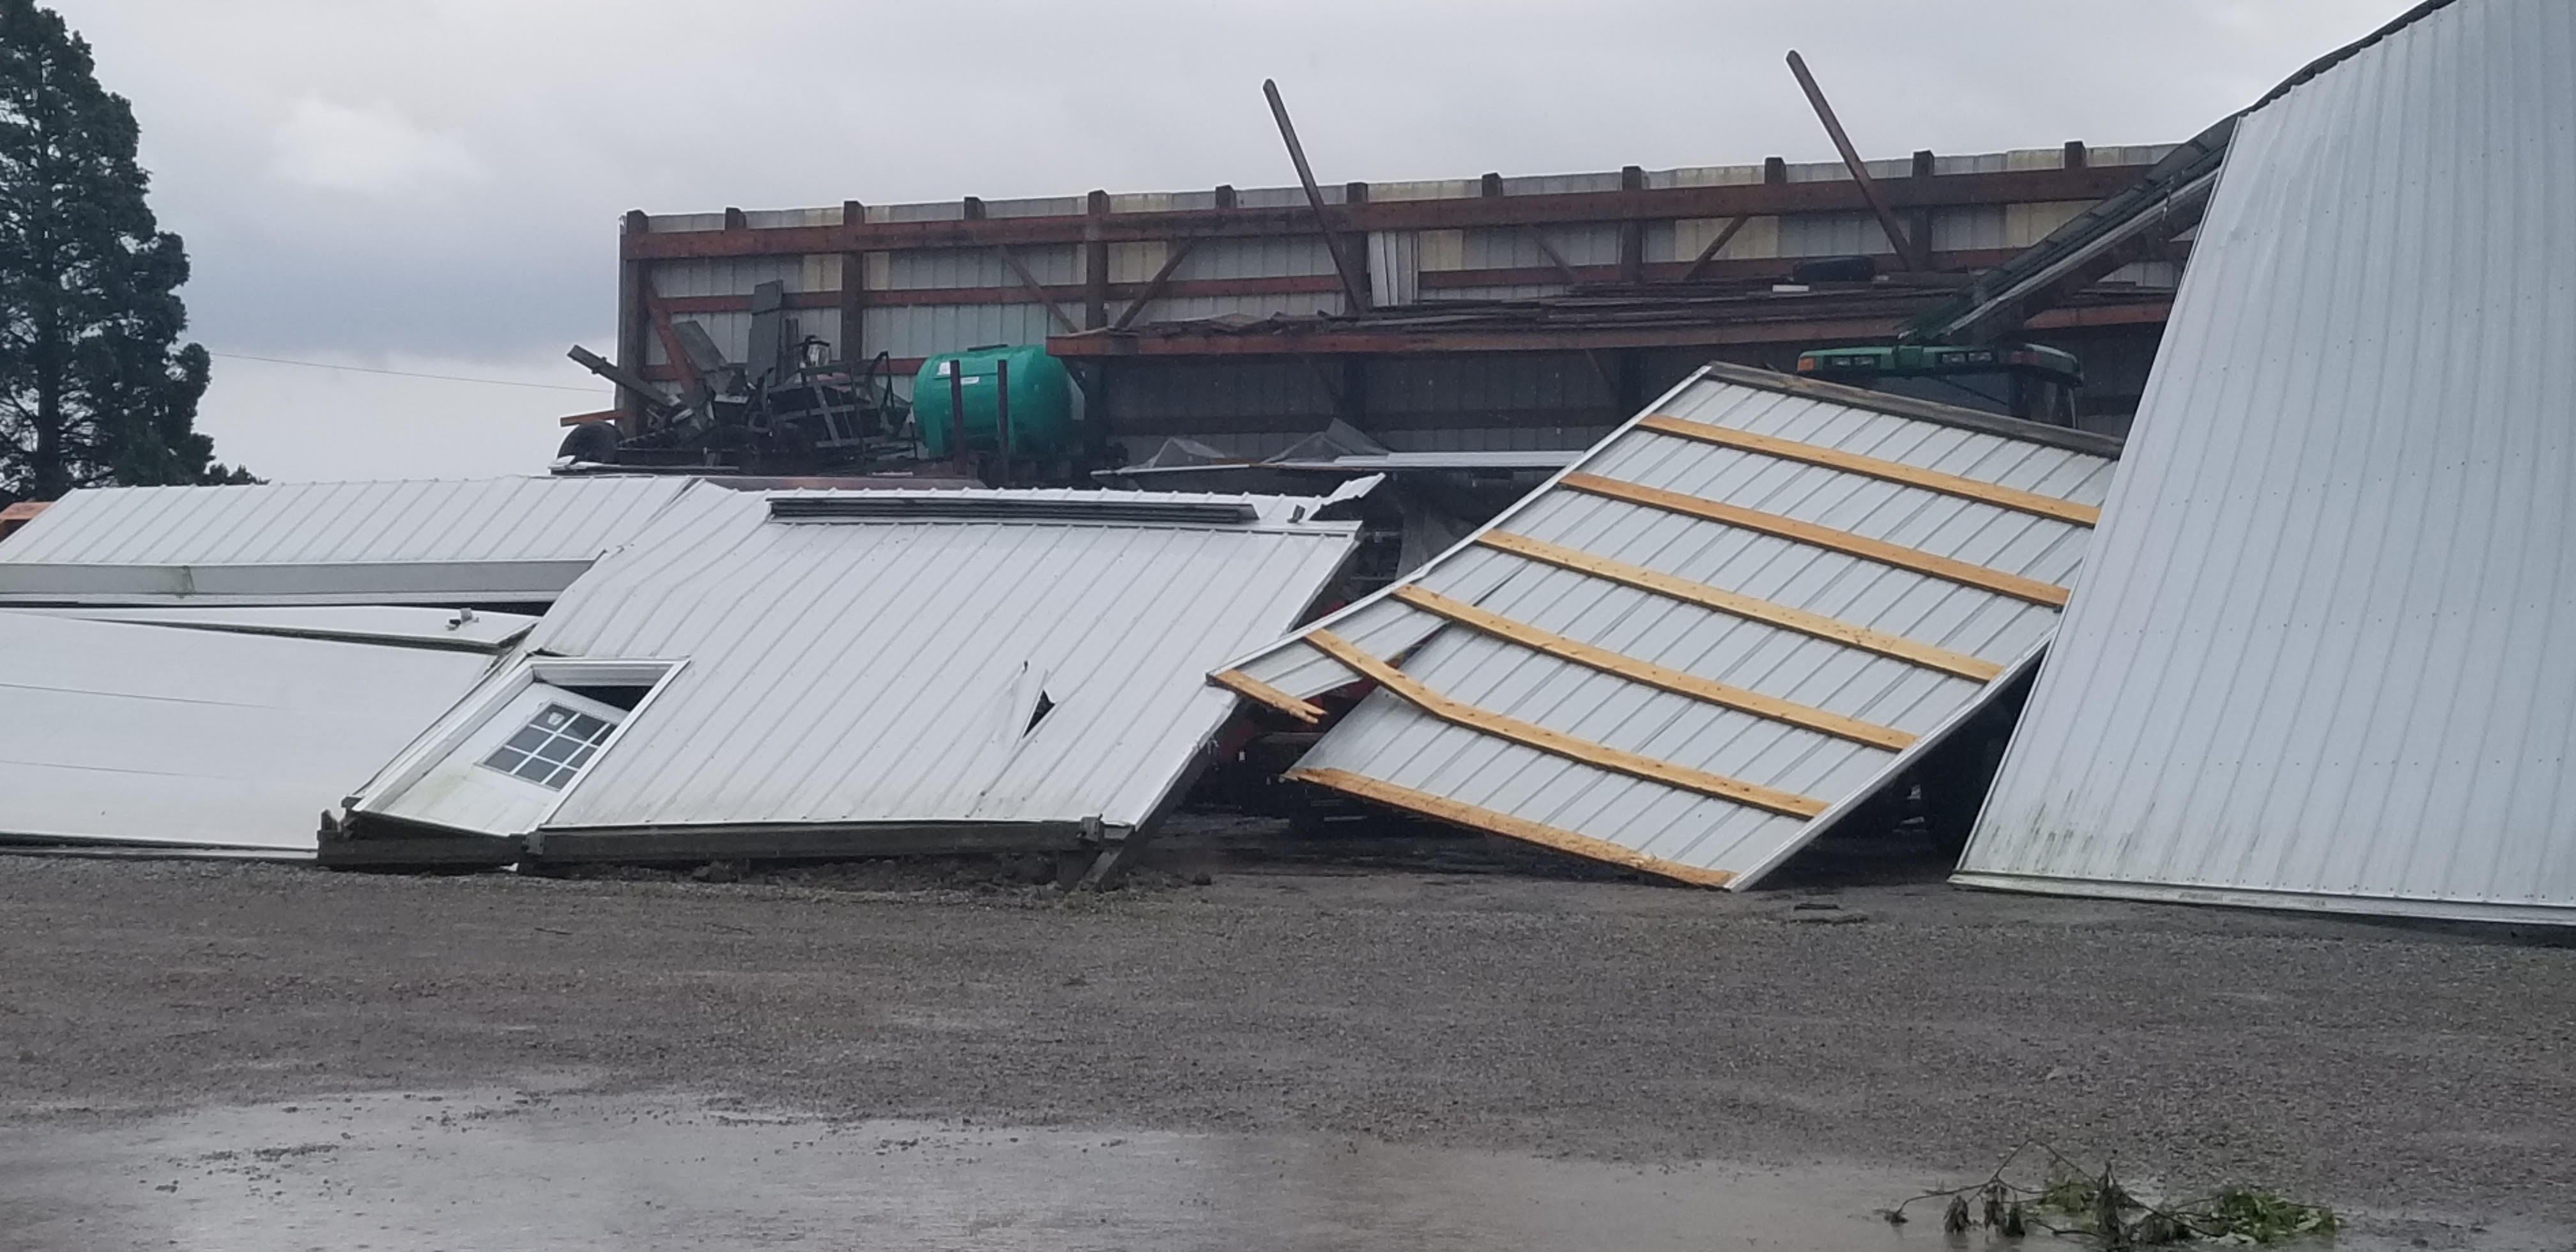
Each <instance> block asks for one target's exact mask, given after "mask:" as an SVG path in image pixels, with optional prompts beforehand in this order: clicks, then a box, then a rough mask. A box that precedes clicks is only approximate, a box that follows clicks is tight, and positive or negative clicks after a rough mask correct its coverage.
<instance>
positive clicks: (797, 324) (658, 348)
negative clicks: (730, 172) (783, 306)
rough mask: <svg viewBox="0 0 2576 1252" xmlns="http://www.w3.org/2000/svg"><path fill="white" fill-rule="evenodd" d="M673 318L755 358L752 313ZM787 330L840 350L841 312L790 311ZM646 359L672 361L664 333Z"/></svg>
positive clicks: (742, 358) (737, 355) (734, 353)
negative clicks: (752, 338)
mask: <svg viewBox="0 0 2576 1252" xmlns="http://www.w3.org/2000/svg"><path fill="white" fill-rule="evenodd" d="M1039 311H1040V313H1041V314H1043V313H1044V310H1043V309H1041V310H1039ZM671 320H672V321H674V322H696V323H697V324H698V325H700V326H703V327H705V328H706V332H707V339H708V341H709V342H711V343H713V344H715V346H716V351H718V352H721V353H723V354H724V358H725V359H726V360H728V361H732V362H735V363H737V364H741V363H744V362H748V361H749V360H750V359H751V314H749V313H682V314H679V315H677V316H675V317H673V318H672V319H671ZM786 332H787V333H786V335H785V337H784V341H785V342H786V343H788V344H790V345H793V344H797V343H801V342H803V341H805V340H806V339H809V338H810V339H820V340H822V341H823V342H824V343H826V344H829V345H831V346H832V348H833V349H834V350H835V351H838V350H839V348H840V346H841V315H840V314H839V313H838V312H835V311H833V310H830V309H797V310H794V311H792V312H790V313H788V314H787V315H786ZM1014 342H1016V341H1014ZM884 348H885V345H884V344H878V345H876V346H875V348H873V349H872V350H871V355H873V354H874V353H875V352H877V351H883V350H884ZM644 362H645V364H647V365H668V364H670V363H671V354H670V352H669V351H667V350H666V349H664V348H663V346H662V339H661V336H659V335H647V336H645V338H644ZM666 390H671V389H666ZM675 394H676V392H675Z"/></svg>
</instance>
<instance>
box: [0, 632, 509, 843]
mask: <svg viewBox="0 0 2576 1252" xmlns="http://www.w3.org/2000/svg"><path fill="white" fill-rule="evenodd" d="M492 664H493V658H492V657H490V656H487V655H479V654H476V653H471V652H460V651H449V650H439V649H429V648H413V647H385V646H375V645H369V644H360V643H347V642H337V641H325V640H314V639H286V638H276V637H270V636H262V635H246V634H236V633H230V632H225V631H214V630H183V629H174V628H171V627H166V626H144V625H132V624H127V623H119V622H92V621H82V620H77V619H73V618H67V617H57V616H51V615H43V614H32V613H20V612H12V611H0V707H5V708H6V709H7V714H8V715H7V716H6V717H0V836H7V837H12V838H22V839H23V838H33V839H44V840H57V841H68V842H84V843H130V844H141V845H160V846H182V847H185V846H196V847H213V848H253V849H261V850H266V851H272V852H277V853H281V854H290V855H293V854H310V853H311V852H312V851H313V848H314V830H315V827H316V825H317V824H318V820H317V819H318V816H319V815H320V813H321V812H322V811H323V810H324V809H326V808H329V807H330V806H331V805H332V804H334V803H336V802H338V801H339V799H340V798H341V797H343V796H345V795H347V794H348V793H349V791H350V789H352V788H354V787H356V786H358V785H359V784H360V783H363V782H365V781H366V780H367V778H368V777H369V776H370V775H372V774H374V773H375V772H376V770H377V769H378V768H379V767H381V766H382V765H384V763H385V762H386V761H388V760H390V759H392V757H393V756H394V755H395V754H396V753H397V752H399V751H401V750H402V748H403V747H404V745H405V744H407V743H409V742H410V741H411V739H412V737H413V736H415V735H417V734H419V733H420V732H421V731H422V730H423V729H425V728H426V727H428V726H429V725H430V724H431V723H432V722H434V721H436V720H437V719H438V717H439V716H440V715H441V714H443V713H445V712H446V711H447V709H448V707H449V706H450V705H452V704H453V703H455V702H456V701H457V700H458V699H459V698H461V697H462V696H464V695H465V693H466V692H467V691H469V690H471V689H472V688H473V687H474V685H475V684H476V683H477V682H478V681H480V680H481V679H482V677H483V676H484V674H485V673H486V672H487V671H488V670H489V669H490V668H491V666H492Z"/></svg>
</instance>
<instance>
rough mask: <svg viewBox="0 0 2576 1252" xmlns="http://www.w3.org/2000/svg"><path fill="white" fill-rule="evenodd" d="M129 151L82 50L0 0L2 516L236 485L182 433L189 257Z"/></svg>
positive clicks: (125, 121) (61, 29)
mask: <svg viewBox="0 0 2576 1252" xmlns="http://www.w3.org/2000/svg"><path fill="white" fill-rule="evenodd" d="M135 135H136V132H135V126H134V110H133V108H132V107H131V106H129V105H128V104H127V103H126V101H125V99H124V97H122V96H117V95H113V94H111V93H109V92H108V91H107V90H106V89H104V88H102V87H100V86H99V84H98V78H97V75H96V74H95V72H94V71H93V68H92V65H91V61H90V51H89V44H88V43H86V42H85V41H83V40H82V39H81V37H80V36H78V35H76V34H73V33H72V31H71V29H70V28H69V27H67V26H65V25H64V24H63V19H62V18H61V17H60V16H59V15H57V14H55V13H54V12H53V11H51V10H49V9H44V8H40V7H38V6H37V5H36V4H35V3H34V0H0V502H6V501H8V500H12V499H37V500H51V499H53V498H55V497H57V496H60V495H61V494H63V493H64V492H66V491H69V490H71V489H72V488H75V487H89V486H104V485H112V484H125V485H141V484H151V483H195V482H208V481H245V480H248V475H247V474H244V473H242V472H240V471H238V470H229V469H226V468H225V467H223V466H221V465H216V464H213V463H212V461H213V456H214V441H213V440H212V439H210V438H208V437H207V436H205V435H202V434H199V433H197V431H196V416H197V399H198V397H199V396H201V395H203V394H204V393H205V390H206V350H205V349H204V348H202V347H200V346H198V345H196V344H193V343H191V344H181V343H180V342H179V332H180V331H181V330H182V329H184V328H185V327H186V325H187V320H188V313H187V309H186V307H185V306H184V305H182V304H181V303H180V301H179V296H178V288H179V285H180V284H181V283H184V282H186V281H187V280H188V255H187V252H186V251H185V250H184V249H183V248H182V247H181V246H180V243H179V237H178V236H177V235H174V234H170V233H168V232H166V231H163V230H161V229H160V228H159V225H158V224H157V223H156V222H154V220H153V217H152V210H151V209H150V208H149V207H148V206H146V205H145V204H144V201H143V193H144V189H145V186H146V185H147V183H148V182H149V178H148V176H146V175H145V174H144V172H143V169H142V167H141V166H139V165H137V164H136V163H135V158H134V148H135Z"/></svg>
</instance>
